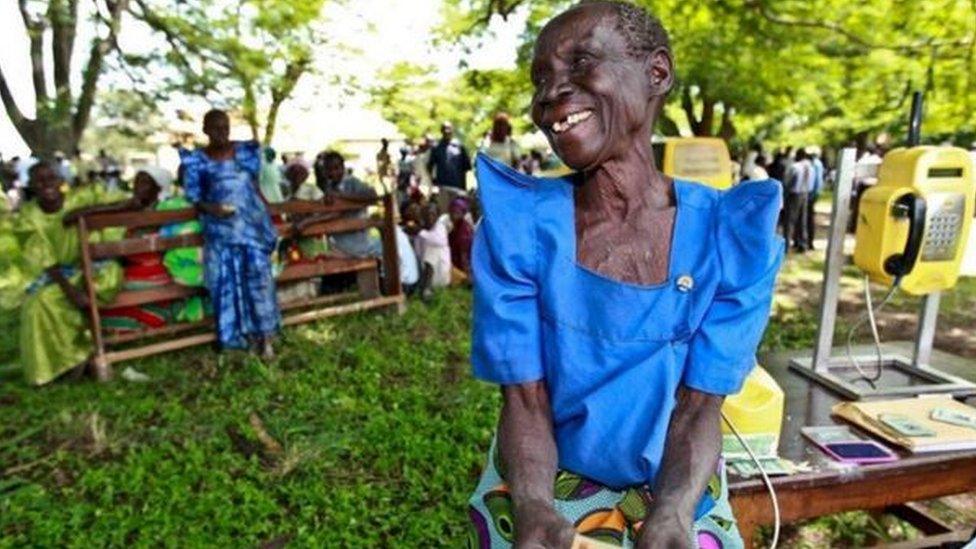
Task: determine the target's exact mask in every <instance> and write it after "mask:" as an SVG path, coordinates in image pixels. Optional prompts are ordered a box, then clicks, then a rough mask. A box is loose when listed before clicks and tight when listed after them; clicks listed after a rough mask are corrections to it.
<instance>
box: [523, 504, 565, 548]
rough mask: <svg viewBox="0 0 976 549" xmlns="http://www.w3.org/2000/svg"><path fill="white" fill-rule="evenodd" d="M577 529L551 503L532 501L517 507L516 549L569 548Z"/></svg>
mask: <svg viewBox="0 0 976 549" xmlns="http://www.w3.org/2000/svg"><path fill="white" fill-rule="evenodd" d="M575 536H576V530H574V529H573V525H572V524H570V523H569V521H567V520H566V519H564V518H563V517H562V516H561V515H560V514H559V513H557V512H556V509H555V508H554V507H553V506H552V504H551V503H546V502H543V501H530V502H526V503H523V504H521V505H518V506H517V507H516V509H515V548H516V549H543V548H545V549H569V548H570V547H572V546H573V538H574V537H575Z"/></svg>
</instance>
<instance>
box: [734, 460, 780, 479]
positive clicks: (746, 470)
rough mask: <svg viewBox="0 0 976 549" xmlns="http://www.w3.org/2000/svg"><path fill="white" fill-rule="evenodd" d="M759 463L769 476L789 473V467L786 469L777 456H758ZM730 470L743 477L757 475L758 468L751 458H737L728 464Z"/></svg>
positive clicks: (758, 473)
mask: <svg viewBox="0 0 976 549" xmlns="http://www.w3.org/2000/svg"><path fill="white" fill-rule="evenodd" d="M759 463H760V464H761V465H762V468H763V469H764V470H765V471H766V474H767V475H769V476H771V477H781V476H785V475H789V474H791V471H790V469H788V468H787V467H786V466H785V465H783V462H782V461H780V459H779V458H775V457H773V458H759ZM729 467H730V468H731V469H732V472H734V473H735V474H737V475H739V476H740V477H743V478H749V477H755V476H759V475H760V472H759V468H758V467H756V464H755V463H754V462H753V461H752V460H751V459H743V460H737V461H734V462H732V463H730V464H729Z"/></svg>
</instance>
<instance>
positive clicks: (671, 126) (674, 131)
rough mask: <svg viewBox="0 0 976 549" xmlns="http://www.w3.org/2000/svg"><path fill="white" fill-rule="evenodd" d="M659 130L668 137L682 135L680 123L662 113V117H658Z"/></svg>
mask: <svg viewBox="0 0 976 549" xmlns="http://www.w3.org/2000/svg"><path fill="white" fill-rule="evenodd" d="M657 128H658V129H659V130H660V131H661V133H662V134H664V135H665V136H667V137H677V136H679V135H681V131H680V130H679V129H678V123H677V122H675V121H674V120H673V119H672V118H671V117H670V116H668V115H666V114H664V112H661V115H660V116H659V117H658V122H657Z"/></svg>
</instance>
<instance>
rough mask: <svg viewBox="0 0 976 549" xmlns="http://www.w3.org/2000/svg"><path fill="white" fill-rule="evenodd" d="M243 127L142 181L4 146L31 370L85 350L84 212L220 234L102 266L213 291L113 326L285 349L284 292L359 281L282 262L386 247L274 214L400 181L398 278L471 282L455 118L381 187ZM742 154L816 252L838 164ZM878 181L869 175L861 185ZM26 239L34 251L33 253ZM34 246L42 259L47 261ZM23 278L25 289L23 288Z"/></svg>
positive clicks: (493, 148)
mask: <svg viewBox="0 0 976 549" xmlns="http://www.w3.org/2000/svg"><path fill="white" fill-rule="evenodd" d="M229 125H230V119H229V117H228V116H227V114H226V113H224V112H223V111H219V110H213V111H210V112H209V113H207V115H206V117H205V119H204V128H203V129H204V133H205V134H206V135H207V136H208V143H207V144H206V145H205V146H200V147H197V148H195V149H183V148H180V150H179V152H180V159H181V164H180V169H179V171H178V173H177V174H173V173H170V172H168V171H167V170H165V169H162V168H160V167H155V166H153V167H145V168H141V169H139V170H138V171H137V172H136V173H135V177H133V178H131V183H130V182H128V181H124V176H123V174H124V171H123V169H122V168H121V164H120V162H118V161H117V160H115V159H114V158H113V157H112V156H111V155H109V154H108V153H106V152H105V151H99V153H98V155H97V156H95V157H85V156H83V155H82V154H81V153H80V152H79V151H74V153H73V154H72V155H71V156H70V157H69V156H66V155H64V154H61V153H57V154H54V155H53V157H51V158H47V159H43V160H42V159H39V158H37V157H35V156H30V157H27V158H19V157H13V158H10V159H9V160H6V161H5V160H4V159H3V158H0V183H2V190H3V193H2V195H0V206H2V208H0V211H7V212H15V215H6V216H0V220H2V221H3V223H2V226H0V247H2V246H6V248H5V250H6V253H7V254H8V255H7V257H6V259H5V261H3V262H0V305H3V304H5V305H6V306H8V307H9V306H11V305H14V306H17V307H21V311H22V315H26V316H27V317H30V318H27V319H26V320H23V319H22V330H23V333H22V334H21V347H22V349H24V353H25V356H24V359H25V368H26V369H27V370H28V371H29V372H30V373H29V375H28V378H29V379H30V380H31V381H32V382H34V383H44V382H46V381H48V380H50V379H53V377H56V376H57V375H58V374H59V373H61V372H62V371H64V369H66V368H70V367H72V366H74V363H76V362H77V361H79V360H82V359H83V358H84V356H85V353H84V352H83V349H84V348H85V340H84V331H85V322H84V320H83V316H82V315H81V308H82V307H83V306H84V305H85V303H86V300H87V296H85V295H83V294H82V292H81V291H80V290H79V285H78V279H79V276H78V268H77V267H78V265H77V263H78V260H79V258H78V242H77V236H76V235H75V234H74V233H75V231H73V229H72V227H73V223H75V222H76V221H77V219H78V217H79V216H81V215H83V214H86V213H91V212H97V211H125V210H127V211H137V210H162V209H178V208H187V207H195V208H196V209H197V210H198V212H199V214H200V215H199V220H198V221H194V222H192V223H181V224H175V225H173V226H169V227H162V228H159V230H160V232H161V233H163V234H164V235H166V236H171V235H175V234H186V233H187V232H202V234H203V235H204V239H205V242H206V245H205V246H204V248H203V249H200V248H187V249H176V250H169V251H167V252H165V254H142V255H137V256H133V257H128V258H126V259H125V261H123V262H122V263H121V265H116V266H115V267H111V266H106V265H102V264H100V265H99V273H98V276H99V281H100V282H99V288H98V289H97V291H98V292H99V295H102V296H110V295H111V294H112V293H113V292H115V291H118V289H120V288H129V289H132V288H147V287H153V286H158V285H164V284H170V283H173V282H176V283H179V284H185V285H191V286H204V287H206V288H207V290H208V292H207V295H206V296H204V297H202V298H193V299H190V300H180V301H178V302H175V303H167V304H164V307H162V309H160V308H159V307H156V308H152V307H142V308H123V309H120V310H116V311H107V312H106V314H105V318H106V325H107V326H109V327H111V328H117V329H126V328H129V329H136V328H139V327H141V326H152V327H158V326H159V325H162V324H164V323H166V322H171V321H187V320H194V319H200V318H202V317H203V316H204V315H205V314H212V315H213V316H214V317H215V320H216V326H217V333H218V342H219V346H220V347H221V348H248V349H253V350H255V351H257V352H259V353H260V354H262V355H264V356H266V357H271V356H273V354H274V348H273V342H274V340H275V336H276V334H277V333H278V331H279V330H280V324H281V314H280V312H279V309H278V302H279V301H281V300H282V299H284V298H283V296H290V297H291V298H295V297H314V296H315V295H319V294H321V293H325V292H332V291H342V290H344V289H345V287H347V286H348V284H349V283H350V281H348V280H346V281H343V280H338V281H337V280H330V279H329V277H325V278H322V279H320V280H318V281H315V282H310V281H302V282H300V283H293V284H285V285H282V286H281V287H279V286H278V285H277V284H276V281H275V275H276V274H277V273H279V272H281V270H282V268H283V267H282V265H285V264H289V263H294V262H301V261H315V260H316V258H319V257H322V256H327V255H333V256H342V257H355V258H375V259H376V260H377V261H382V258H383V248H382V243H381V239H380V237H379V235H378V234H377V233H376V232H375V231H372V230H358V231H354V232H347V233H340V234H334V235H328V236H314V237H307V236H301V234H302V233H301V231H302V229H303V228H304V227H307V226H309V225H310V224H313V223H316V222H318V221H322V219H320V218H318V217H316V216H315V215H312V214H309V215H296V216H293V218H292V219H282V218H280V216H279V217H275V216H273V215H272V213H271V210H270V208H269V205H271V204H279V203H283V202H288V201H306V202H313V203H329V202H330V201H332V200H335V199H337V198H341V199H343V200H346V201H351V202H352V203H353V204H356V203H360V204H362V208H361V209H357V210H354V211H349V212H346V213H345V214H343V215H345V216H348V217H353V218H366V217H369V216H378V215H380V212H379V211H377V207H376V204H377V200H376V199H377V197H378V196H379V195H380V194H385V193H392V194H393V195H394V197H395V203H396V205H397V207H396V210H397V211H396V212H395V216H396V219H397V220H398V223H397V226H396V228H395V230H396V246H397V255H398V260H399V273H400V279H401V280H400V282H401V284H402V287H403V288H404V289H405V292H406V293H407V294H408V295H417V296H419V297H420V298H421V299H422V300H429V299H431V298H432V296H433V295H434V294H435V292H437V291H438V290H439V289H440V288H444V287H447V286H450V285H460V286H470V285H471V284H472V283H473V280H472V272H471V246H472V242H473V240H474V231H475V229H474V227H475V225H476V223H477V221H478V218H479V203H478V197H477V191H476V189H472V188H471V185H470V184H471V182H472V180H473V177H472V174H471V171H472V156H473V155H472V154H471V152H470V151H469V150H468V147H467V146H466V145H465V144H464V142H463V141H462V140H461V139H459V138H458V137H457V135H456V133H455V127H454V125H453V124H452V123H450V122H444V123H442V124H441V126H440V137H439V138H438V139H434V138H433V137H431V136H429V135H426V136H423V137H422V138H420V139H418V140H417V141H415V142H409V141H408V142H405V143H404V144H403V145H402V146H401V147H400V148H399V150H398V151H396V153H392V152H391V151H390V142H389V141H388V140H386V139H383V140H382V142H381V144H380V149H379V151H378V152H377V153H376V158H375V160H376V165H375V176H376V181H375V183H376V184H370V183H367V182H366V181H364V180H363V179H360V178H359V177H357V176H356V175H355V174H353V170H352V169H350V168H349V167H348V166H347V163H346V158H345V157H344V156H343V154H342V153H340V152H339V151H336V150H325V151H322V152H320V153H318V154H317V155H315V157H314V158H312V159H310V160H309V159H306V158H305V156H304V154H302V153H284V154H280V155H279V154H278V152H277V151H275V150H274V149H272V148H270V147H262V146H261V145H259V144H258V143H257V142H254V141H247V142H236V141H231V140H230V139H229V131H230V128H229ZM477 152H479V153H481V154H485V155H488V156H491V157H492V158H495V159H496V160H498V161H500V162H501V163H503V164H504V165H506V166H508V167H510V168H511V169H513V170H517V171H520V172H522V173H526V174H530V175H540V174H545V173H547V172H549V173H551V172H550V170H553V169H554V168H556V167H558V164H557V162H558V161H555V159H554V158H553V157H552V155H551V153H549V152H546V151H540V150H530V151H528V152H525V151H523V150H522V148H521V147H520V146H519V142H518V140H517V139H516V137H515V136H514V135H513V127H512V124H511V121H510V119H509V117H508V116H507V115H506V114H504V113H501V114H498V115H496V116H495V117H494V118H493V120H492V126H491V129H490V131H488V132H486V133H485V134H484V137H483V140H482V141H481V143H480V144H479V146H478V151H477ZM739 160H740V161H741V163H737V164H736V167H735V169H736V178H737V179H738V180H740V181H748V180H765V179H768V178H772V179H775V180H778V181H779V182H780V183H781V184H782V185H783V191H784V192H783V196H784V204H783V209H782V212H781V218H780V230H781V232H782V234H783V236H784V238H785V239H786V242H787V247H788V251H792V252H795V253H803V252H806V251H808V250H812V249H813V248H814V240H815V233H816V230H815V229H816V223H815V211H814V205H815V203H816V202H817V200H818V198H819V197H820V195H821V193H822V192H823V191H824V189H825V188H826V186H827V182H828V181H829V176H830V170H829V168H828V166H827V165H826V163H825V161H824V159H823V158H822V154H821V149H820V148H819V147H801V148H796V149H794V148H793V147H783V148H779V149H777V150H775V151H774V152H773V153H771V154H770V153H767V152H766V151H764V150H763V148H762V147H761V146H758V145H756V146H753V147H751V148H750V149H749V150H748V151H747V152H746V153H745V154H744V155H742V157H741V158H740V159H739ZM858 162H859V164H869V163H880V162H881V154H880V153H879V151H876V150H874V149H865V150H864V151H863V152H862V153H860V154H859V160H858ZM869 184H870V181H861V182H856V188H858V189H863V188H865V187H866V186H867V185H869ZM126 187H131V188H130V189H128V190H129V193H130V194H129V195H126V194H125V193H123V192H122V190H123V189H124V188H126ZM855 203H856V201H855ZM283 222H284V223H292V224H293V226H294V227H295V228H296V229H298V236H295V237H294V238H291V239H286V240H282V239H281V238H279V235H278V232H277V231H276V230H275V224H276V223H277V224H281V223H283ZM4 231H7V233H4ZM5 235H6V236H5ZM10 235H13V236H12V237H11V236H10ZM5 238H6V240H5ZM105 238H108V236H107V235H106V236H105ZM11 242H13V244H11ZM18 247H19V248H18ZM28 248H33V250H32V251H31V253H26V255H25V250H27V249H28ZM11 250H19V251H18V252H16V253H15V252H11ZM38 250H40V252H38ZM45 250H46V251H45ZM17 253H19V254H20V256H22V257H21V259H22V261H20V263H17V261H15V260H12V259H10V258H11V257H17ZM11 254H12V255H11ZM28 256H29V257H28ZM25 258H27V259H29V258H35V259H37V261H34V263H36V264H31V262H30V261H28V260H27V259H25ZM38 258H39V259H38ZM15 263H16V265H14V264H15ZM12 265H13V266H14V267H16V269H14V270H17V273H18V275H17V276H19V277H20V278H19V281H17V282H16V283H11V282H10V278H9V277H7V278H5V279H4V278H3V275H4V272H3V271H4V269H5V268H6V269H7V270H8V271H10V268H11V266H12ZM381 272H382V265H381ZM7 274H9V273H7ZM340 278H341V277H340ZM344 285H345V286H344ZM12 291H13V292H12ZM17 291H19V292H21V294H19V297H16V296H14V294H16V293H17ZM11 296H14V297H11ZM54 311H56V313H54ZM44 319H47V320H44ZM45 322H48V323H50V322H55V323H56V324H58V325H56V326H51V325H48V324H45ZM51 334H58V336H57V337H58V338H59V339H60V341H59V342H57V343H55V342H50V341H46V338H50V337H51Z"/></svg>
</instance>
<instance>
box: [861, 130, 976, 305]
mask: <svg viewBox="0 0 976 549" xmlns="http://www.w3.org/2000/svg"><path fill="white" fill-rule="evenodd" d="M972 170H973V168H972V161H971V159H970V157H969V153H968V152H966V151H964V150H962V149H957V148H953V147H930V146H918V147H911V148H904V149H895V150H893V151H891V152H889V153H888V154H887V155H886V156H885V158H884V161H883V162H882V164H881V167H880V170H879V173H878V184H877V185H875V186H874V187H872V188H871V189H869V190H867V191H865V193H864V195H863V196H862V197H861V202H860V205H859V211H858V218H857V247H856V248H855V251H854V262H855V263H856V264H857V266H858V267H860V268H861V269H862V270H863V271H864V272H865V273H867V274H868V275H869V276H870V277H871V280H872V281H874V282H877V283H882V284H887V285H893V284H898V285H899V286H900V288H901V289H903V290H904V291H905V292H906V293H909V294H912V295H925V294H929V293H932V292H937V291H941V290H946V289H949V288H951V287H953V286H955V284H956V280H957V279H958V277H959V270H960V266H961V263H962V259H963V255H964V253H965V250H966V240H967V238H968V236H969V227H970V224H971V222H972V217H973V208H974V193H976V181H974V179H973V173H972Z"/></svg>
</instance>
